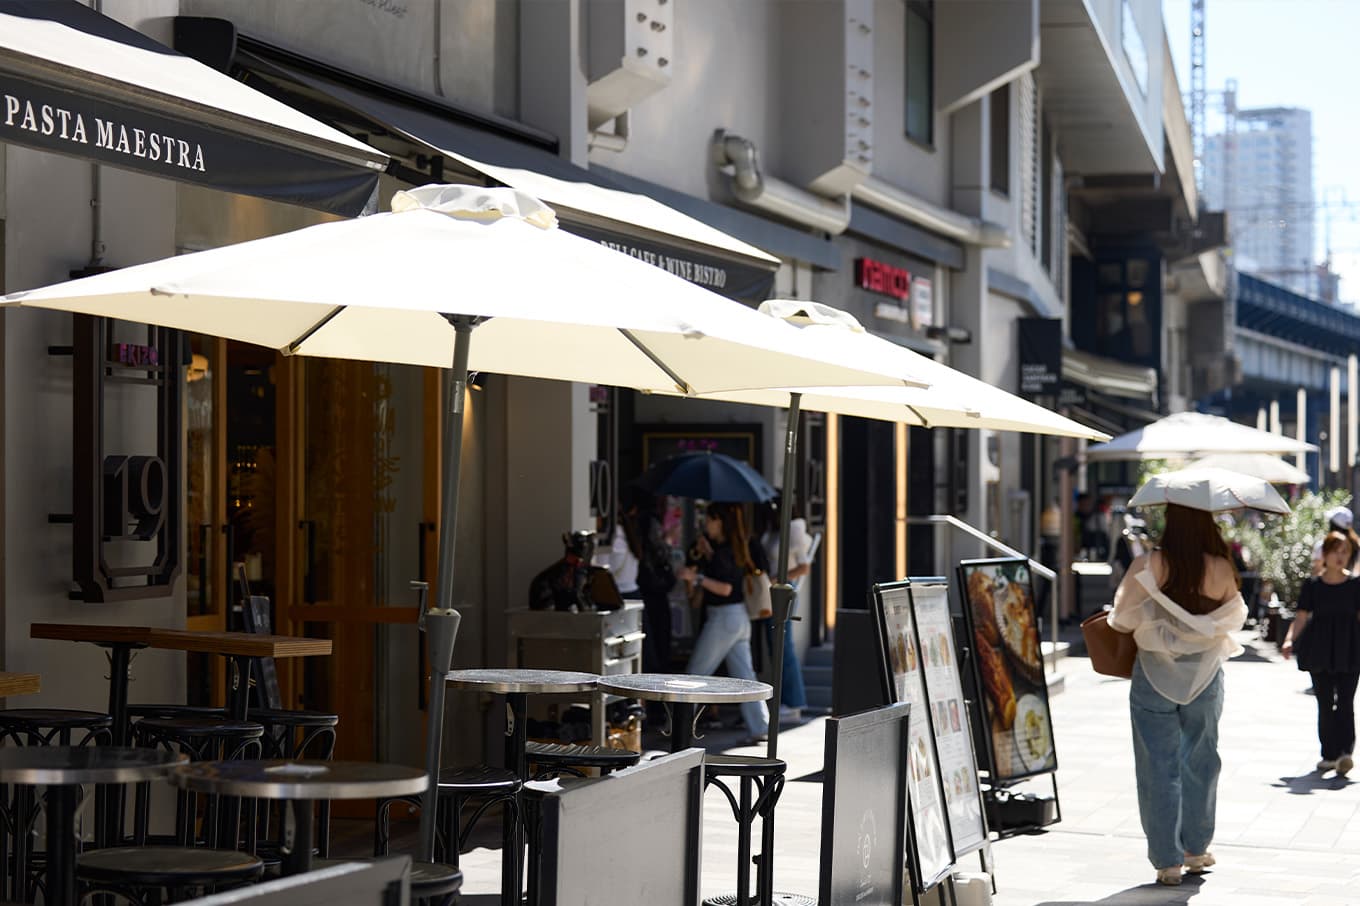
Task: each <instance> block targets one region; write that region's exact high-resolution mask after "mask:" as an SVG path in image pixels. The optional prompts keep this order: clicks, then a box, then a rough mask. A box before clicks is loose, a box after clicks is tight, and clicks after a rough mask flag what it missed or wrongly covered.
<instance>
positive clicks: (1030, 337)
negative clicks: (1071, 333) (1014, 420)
mask: <svg viewBox="0 0 1360 906" xmlns="http://www.w3.org/2000/svg"><path fill="white" fill-rule="evenodd" d="M1061 383H1062V321H1061V320H1059V319H1058V318H1021V319H1020V395H1021V396H1022V397H1024V398H1025V399H1028V400H1033V399H1035V398H1036V397H1040V396H1052V395H1053V394H1056V393H1057V392H1058V387H1059V385H1060V384H1061Z"/></svg>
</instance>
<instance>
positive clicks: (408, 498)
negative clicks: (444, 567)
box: [298, 359, 433, 763]
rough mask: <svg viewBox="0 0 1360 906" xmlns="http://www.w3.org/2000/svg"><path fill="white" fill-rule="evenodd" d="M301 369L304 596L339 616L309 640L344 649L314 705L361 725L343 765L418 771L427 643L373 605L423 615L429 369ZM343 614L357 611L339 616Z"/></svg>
mask: <svg viewBox="0 0 1360 906" xmlns="http://www.w3.org/2000/svg"><path fill="white" fill-rule="evenodd" d="M303 369H304V378H303V386H304V392H303V397H304V403H303V415H302V418H303V421H302V436H301V438H300V443H301V454H302V463H301V466H302V471H301V474H302V494H301V515H300V518H301V520H302V523H301V525H302V527H301V532H302V534H301V536H300V538H299V545H300V546H299V557H300V563H299V564H298V575H299V576H300V578H301V589H300V590H301V596H300V597H301V603H302V608H303V609H304V610H305V609H306V607H308V606H317V607H325V608H326V610H327V611H328V612H329V613H328V614H326V615H325V617H326V618H325V620H324V621H322V620H318V621H317V622H316V623H311V624H308V628H309V631H308V634H309V635H319V636H327V637H329V638H331V639H332V640H333V642H334V643H335V647H334V654H333V655H332V657H330V658H318V659H315V663H308V664H307V665H306V669H307V677H308V678H307V690H306V698H307V705H306V706H307V707H315V708H320V709H323V710H332V711H335V712H336V713H340V714H341V715H342V716H341V720H342V723H344V724H345V725H347V726H349V727H350V728H351V732H350V733H349V734H345V735H344V738H345V739H347V740H348V742H344V741H342V743H341V751H338V752H337V757H340V756H341V755H343V756H344V757H349V758H379V759H382V760H398V761H401V760H411V759H412V758H414V760H415V762H417V763H418V761H419V751H420V749H419V728H420V727H421V719H420V714H419V712H418V711H417V710H416V708H417V696H416V690H417V689H419V688H420V683H421V681H420V669H421V668H420V664H421V656H420V651H421V648H420V637H419V635H418V634H417V633H416V631H415V628H414V626H407V625H380V624H379V623H378V621H377V615H375V614H374V613H373V612H372V608H379V607H401V608H411V610H412V612H414V608H415V598H414V596H413V593H412V591H411V589H410V582H411V580H412V579H416V578H419V577H420V573H421V569H422V565H423V563H422V558H421V556H420V547H421V540H422V539H423V538H424V536H425V532H424V531H423V530H422V527H421V524H422V520H423V514H424V496H423V494H424V486H423V470H422V463H423V454H424V443H425V422H424V418H423V414H424V413H423V406H424V397H423V391H424V372H423V370H422V369H420V368H414V367H403V366H391V365H375V364H372V363H368V362H350V361H342V360H335V359H307V360H306V361H305V363H304V364H303ZM430 566H431V568H432V566H433V564H430ZM337 611H350V612H351V615H350V616H345V617H344V618H343V619H340V620H337V619H336V616H335V614H336V612H337ZM370 729H371V732H370ZM408 737H409V738H408Z"/></svg>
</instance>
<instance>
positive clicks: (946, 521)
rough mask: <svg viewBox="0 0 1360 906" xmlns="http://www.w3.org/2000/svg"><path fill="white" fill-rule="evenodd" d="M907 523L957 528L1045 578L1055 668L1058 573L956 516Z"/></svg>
mask: <svg viewBox="0 0 1360 906" xmlns="http://www.w3.org/2000/svg"><path fill="white" fill-rule="evenodd" d="M907 525H934V526H941V525H947V526H949V527H950V528H953V529H957V530H958V531H960V532H962V533H963V534H965V535H967V536H968V537H970V538H972V539H973V540H975V541H980V542H982V544H983V545H985V546H986V547H988V548H990V549H991V550H994V551H996V552H997V553H999V554H1003V555H1004V556H1007V557H1015V558H1016V559H1018V560H1024V561H1025V562H1027V563H1028V564H1029V568H1030V570H1032V571H1033V572H1035V573H1037V574H1038V575H1040V576H1043V577H1044V578H1045V579H1047V580H1048V583H1049V598H1048V601H1049V615H1048V616H1049V621H1048V627H1049V634H1050V635H1051V637H1052V638H1051V641H1052V643H1053V651H1054V653H1055V657H1053V658H1052V660H1051V661H1050V662H1049V669H1050V670H1055V669H1057V657H1056V653H1057V650H1058V612H1059V607H1058V596H1059V595H1061V594H1062V583H1060V582H1059V581H1058V574H1057V573H1056V572H1054V571H1053V570H1051V569H1049V568H1048V567H1047V566H1044V565H1043V564H1042V563H1040V562H1039V561H1037V560H1035V559H1034V558H1033V557H1030V556H1028V555H1027V554H1022V553H1020V552H1019V551H1018V550H1016V549H1015V548H1013V547H1011V546H1010V545H1009V544H1003V543H1002V542H1000V541H998V540H996V539H995V538H993V537H992V536H991V535H989V534H987V533H986V532H984V531H983V530H982V529H980V528H978V527H976V526H973V525H969V524H968V523H966V522H964V521H963V520H962V519H959V518H958V517H956V516H947V515H944V514H940V513H937V514H935V515H933V516H908V517H907Z"/></svg>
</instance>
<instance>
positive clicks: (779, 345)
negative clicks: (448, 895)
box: [5, 186, 924, 860]
mask: <svg viewBox="0 0 1360 906" xmlns="http://www.w3.org/2000/svg"><path fill="white" fill-rule="evenodd" d="M555 227H556V217H555V215H554V214H553V212H552V210H551V209H549V208H548V207H546V206H545V205H543V204H542V203H541V202H539V201H537V200H536V199H534V198H531V197H529V196H527V195H524V194H522V193H519V192H515V191H514V190H511V189H485V188H482V187H477V186H425V187H423V188H420V189H415V190H412V191H410V192H401V193H398V195H397V197H396V198H395V199H394V200H393V211H392V213H387V214H375V215H372V216H369V217H363V218H359V219H357V220H347V221H341V222H337V223H327V224H322V225H319V226H313V227H308V228H306V229H302V230H297V231H296V232H292V233H285V234H282V235H278V236H270V237H267V238H264V239H257V240H254V241H252V242H244V243H241V244H239V245H233V246H228V247H225V248H220V249H213V250H211V251H206V252H198V253H195V254H191V255H184V256H181V257H177V258H170V259H166V260H163V261H155V262H151V263H148V264H142V265H138V266H135V267H128V268H124V269H122V270H117V271H112V272H109V273H105V274H100V275H98V276H93V277H87V278H84V279H81V280H74V281H71V282H68V283H62V284H58V285H55V286H50V287H46V288H43V289H36V290H30V291H26V292H17V293H12V294H10V295H8V296H6V297H5V302H6V303H7V304H10V305H17V306H19V307H21V308H40V309H53V310H59V311H69V312H75V313H77V314H87V315H97V316H102V317H111V318H120V319H123V320H128V321H138V322H143V323H147V324H156V325H160V326H164V327H172V328H177V329H180V330H189V331H194V332H197V333H205V334H213V335H216V336H221V337H227V338H229V339H234V340H241V341H244V342H247V343H254V344H257V345H261V346H268V347H272V348H274V349H276V350H279V351H281V352H283V353H284V354H286V355H315V356H327V357H332V358H346V359H359V360H368V361H377V362H392V363H403V364H412V365H427V366H434V367H441V368H449V369H450V370H449V372H448V388H447V390H448V393H447V397H446V399H447V400H448V405H449V407H450V414H451V416H452V417H449V418H445V419H444V424H445V427H444V450H445V452H446V456H447V457H448V458H447V459H446V460H445V463H444V480H443V499H442V501H441V520H442V521H441V527H440V550H439V567H438V569H439V588H438V592H437V598H436V600H437V606H436V609H435V610H434V611H432V612H430V613H427V614H425V615H423V619H424V620H425V622H426V629H427V631H428V632H429V635H430V647H431V651H430V656H431V663H432V664H441V663H442V664H444V665H446V667H445V669H447V664H448V662H449V658H450V657H451V652H452V647H453V638H454V634H455V633H456V629H457V619H458V618H457V615H456V614H455V613H454V612H453V608H452V605H453V564H454V538H455V537H456V534H457V532H456V527H457V517H458V474H459V471H460V465H461V463H460V461H459V459H460V453H461V449H462V432H463V419H462V407H463V391H464V388H465V386H466V381H467V372H468V369H469V367H471V368H472V369H475V370H478V371H489V372H493V373H500V374H513V375H521V376H529V377H539V378H553V379H558V380H568V381H582V382H590V383H600V384H612V385H617V386H623V387H632V388H635V389H638V390H645V391H662V392H673V393H674V392H679V393H683V394H693V393H696V392H700V391H721V390H731V389H741V388H756V387H762V386H769V385H771V384H776V385H781V386H782V385H791V386H800V387H801V386H805V385H812V384H822V383H827V384H856V385H860V384H870V385H888V386H901V385H903V384H912V385H916V386H921V385H923V384H924V382H923V381H922V380H920V379H918V378H916V377H915V376H913V375H911V374H910V373H909V372H907V371H905V370H902V369H901V368H900V367H898V366H900V364H901V363H894V370H891V371H883V370H874V369H873V368H872V367H867V366H865V365H864V364H861V363H859V362H857V361H855V360H853V359H851V358H848V357H845V356H842V355H841V354H840V353H839V351H837V350H829V349H820V348H818V346H817V345H816V341H815V340H814V339H813V338H811V337H807V336H805V335H804V334H802V332H800V331H799V330H797V329H796V328H794V327H791V326H789V325H786V324H778V323H774V322H773V321H772V320H771V319H770V318H767V317H765V316H764V315H761V314H760V313H759V312H756V311H753V310H751V309H749V308H747V307H746V306H743V305H741V304H740V303H737V302H733V301H730V300H728V299H724V298H722V297H720V296H718V295H715V294H713V293H711V292H709V291H708V290H705V289H703V288H701V287H698V286H694V285H693V284H690V283H688V282H686V281H684V280H682V279H680V278H679V277H676V276H674V275H672V274H670V273H667V272H666V271H664V270H662V269H660V268H657V267H653V266H652V265H649V264H645V263H643V262H641V261H638V260H635V259H633V258H629V257H628V256H626V255H623V254H620V253H618V252H615V251H612V250H610V249H607V248H605V247H604V246H602V245H600V244H599V243H596V242H591V241H589V240H586V239H582V238H580V237H577V236H573V235H571V234H570V233H566V232H564V231H562V230H558V229H556V228H555ZM474 329H476V331H477V342H476V343H475V344H472V343H471V342H470V337H471V333H472V331H473V330H474ZM450 366H452V367H451V368H450ZM436 627H437V628H436ZM437 637H438V640H437ZM443 689H444V686H443V683H434V684H432V693H433V695H434V696H435V697H434V698H432V700H431V702H430V708H431V713H440V712H439V711H438V709H439V708H440V707H442V700H443V699H442V695H443ZM427 735H428V737H429V738H428V747H427V752H426V758H427V761H426V763H427V765H429V766H431V767H430V769H431V771H432V773H433V772H437V771H438V766H439V748H438V747H439V736H438V734H434V733H431V734H427ZM433 779H434V778H433V776H432V778H431V780H432V782H431V785H430V789H429V792H428V793H427V801H426V807H425V808H422V809H421V857H422V858H423V859H425V860H428V859H429V858H430V855H431V853H432V847H433V823H432V822H433V816H434V800H433V797H434V796H435V785H434V782H433Z"/></svg>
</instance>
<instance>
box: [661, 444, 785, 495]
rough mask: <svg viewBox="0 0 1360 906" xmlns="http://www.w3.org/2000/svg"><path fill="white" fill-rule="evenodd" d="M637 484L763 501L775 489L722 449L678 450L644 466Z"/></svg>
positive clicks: (666, 490) (665, 490) (676, 492)
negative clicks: (696, 451) (689, 451)
mask: <svg viewBox="0 0 1360 906" xmlns="http://www.w3.org/2000/svg"><path fill="white" fill-rule="evenodd" d="M637 484H638V485H639V486H641V487H642V488H645V489H646V490H649V491H651V492H652V493H653V494H657V495H661V494H669V495H670V496H672V497H692V498H695V499H696V500H710V501H713V502H723V503H765V502H766V501H768V500H773V499H774V498H775V497H776V496H777V492H776V491H775V489H774V488H772V487H771V486H770V483H769V482H768V481H766V480H765V478H764V477H763V476H762V475H761V474H760V473H759V472H757V471H756V470H755V469H753V468H751V467H750V466H749V465H747V464H746V463H744V462H742V461H741V460H740V459H735V458H733V457H731V456H728V455H727V454H725V453H710V452H700V453H681V454H678V455H676V456H672V457H670V458H669V459H666V460H663V461H661V462H659V463H657V464H656V465H654V466H652V467H651V468H650V469H648V470H647V471H646V472H645V473H644V474H643V475H642V477H641V478H639V479H638V480H637Z"/></svg>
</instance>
